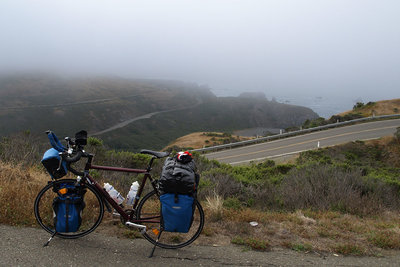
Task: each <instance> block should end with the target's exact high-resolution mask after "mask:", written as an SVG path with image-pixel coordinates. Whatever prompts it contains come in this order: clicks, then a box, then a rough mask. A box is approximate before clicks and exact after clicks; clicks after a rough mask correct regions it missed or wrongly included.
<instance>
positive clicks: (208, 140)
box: [163, 132, 251, 150]
mask: <svg viewBox="0 0 400 267" xmlns="http://www.w3.org/2000/svg"><path fill="white" fill-rule="evenodd" d="M249 139H251V138H250V137H243V136H237V135H231V134H228V133H207V132H199V133H191V134H188V135H185V136H182V137H179V138H178V139H176V140H175V141H173V142H172V143H171V144H169V145H168V146H167V147H166V148H165V149H163V150H168V149H169V148H174V147H176V148H179V149H196V148H203V147H205V146H216V145H222V144H228V143H233V142H238V141H244V140H249Z"/></svg>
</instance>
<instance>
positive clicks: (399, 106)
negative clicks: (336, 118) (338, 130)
mask: <svg viewBox="0 0 400 267" xmlns="http://www.w3.org/2000/svg"><path fill="white" fill-rule="evenodd" d="M353 112H354V110H349V111H346V112H343V113H340V114H339V115H340V116H344V115H346V114H349V113H353ZM357 112H360V113H361V114H362V115H363V116H365V117H369V116H372V115H373V114H375V116H380V115H390V114H399V113H400V98H399V99H392V100H382V101H378V102H376V104H375V105H372V106H364V107H362V108H361V109H357Z"/></svg>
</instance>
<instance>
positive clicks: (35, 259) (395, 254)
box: [0, 225, 400, 266]
mask: <svg viewBox="0 0 400 267" xmlns="http://www.w3.org/2000/svg"><path fill="white" fill-rule="evenodd" d="M0 236H1V238H0V251H1V257H0V266H122V265H128V266H133V265H138V266H161V265H163V266H178V265H180V266H193V265H195V266H223V265H231V266H312V265H315V266H395V265H398V263H399V262H400V252H399V251H392V252H387V253H385V256H382V257H352V256H346V257H344V256H340V255H339V256H335V255H332V254H327V253H325V254H319V253H315V252H313V253H308V254H306V253H299V252H295V251H292V250H286V249H274V250H273V251H269V252H256V251H245V250H243V248H242V247H238V246H234V245H229V246H220V247H213V246H194V245H193V246H189V247H186V248H182V249H178V250H166V249H161V248H157V249H156V251H155V254H154V257H153V258H148V255H149V254H150V251H151V249H152V245H151V244H150V243H149V242H147V241H146V240H143V239H134V240H132V239H125V238H117V237H112V236H111V237H110V236H106V235H103V234H99V233H93V234H90V235H88V236H86V237H83V238H79V239H74V240H65V239H60V238H55V239H53V240H52V242H51V243H50V245H49V246H48V247H43V244H44V243H45V242H46V241H47V239H48V238H49V234H48V233H46V232H44V231H43V230H41V229H36V228H25V227H12V226H7V225H0Z"/></svg>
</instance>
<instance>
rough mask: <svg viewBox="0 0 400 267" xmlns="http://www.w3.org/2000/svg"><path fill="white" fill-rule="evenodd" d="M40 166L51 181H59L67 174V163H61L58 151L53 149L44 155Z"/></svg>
mask: <svg viewBox="0 0 400 267" xmlns="http://www.w3.org/2000/svg"><path fill="white" fill-rule="evenodd" d="M42 164H43V166H44V167H45V168H46V170H47V171H48V172H49V173H50V176H51V178H53V179H59V178H61V177H63V176H65V175H66V174H67V173H68V170H67V163H66V162H65V161H61V157H60V155H59V152H58V150H56V149H54V148H50V149H49V150H47V151H46V152H45V153H44V155H43V159H42Z"/></svg>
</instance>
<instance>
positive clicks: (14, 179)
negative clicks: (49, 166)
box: [0, 162, 48, 225]
mask: <svg viewBox="0 0 400 267" xmlns="http://www.w3.org/2000/svg"><path fill="white" fill-rule="evenodd" d="M47 181H48V175H47V174H45V173H43V172H40V171H38V170H36V169H34V168H29V169H25V168H22V167H21V166H18V165H17V166H15V165H10V164H4V163H2V162H0V205H1V207H2V208H1V209H0V223H6V224H10V225H21V224H23V225H35V224H36V221H35V216H34V214H33V203H34V201H35V198H36V195H37V193H38V192H39V191H40V190H41V189H42V187H43V186H45V185H46V183H47Z"/></svg>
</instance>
